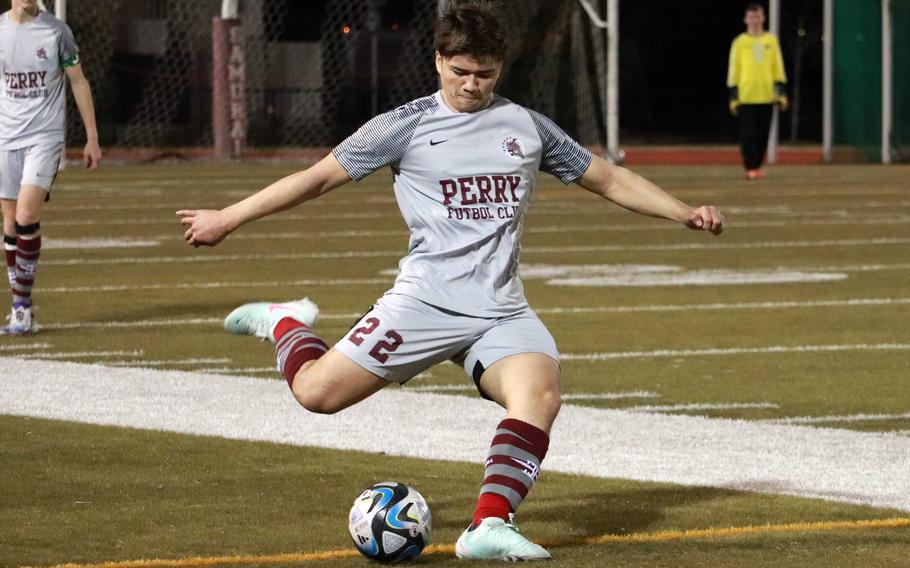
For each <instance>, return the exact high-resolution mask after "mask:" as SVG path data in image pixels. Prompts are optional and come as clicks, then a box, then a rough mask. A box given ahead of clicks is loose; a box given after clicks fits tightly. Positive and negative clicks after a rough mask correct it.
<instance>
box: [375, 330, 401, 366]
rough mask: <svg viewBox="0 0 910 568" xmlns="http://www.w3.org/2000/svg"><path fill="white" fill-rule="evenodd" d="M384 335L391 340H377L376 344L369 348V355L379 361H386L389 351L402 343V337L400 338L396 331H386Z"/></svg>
mask: <svg viewBox="0 0 910 568" xmlns="http://www.w3.org/2000/svg"><path fill="white" fill-rule="evenodd" d="M385 336H386V337H387V338H389V339H391V340H392V341H391V342H389V341H377V342H376V345H374V346H373V348H372V349H370V356H371V357H372V358H373V359H376V360H377V361H379V362H380V363H385V362H386V361H388V360H389V353H391V352H393V351H395V350H396V349H398V348H399V347H400V346H401V344H402V343H404V338H402V337H401V335H399V334H398V332H397V331H387V332H386V333H385Z"/></svg>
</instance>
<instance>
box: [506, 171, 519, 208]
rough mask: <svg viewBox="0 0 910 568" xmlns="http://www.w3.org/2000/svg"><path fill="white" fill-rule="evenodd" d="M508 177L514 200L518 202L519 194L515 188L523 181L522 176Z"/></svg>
mask: <svg viewBox="0 0 910 568" xmlns="http://www.w3.org/2000/svg"><path fill="white" fill-rule="evenodd" d="M506 179H508V180H509V190H510V191H511V192H512V202H513V203H518V194H516V193H515V190H516V189H518V184H519V183H521V178H520V177H518V176H509V177H508V178H506Z"/></svg>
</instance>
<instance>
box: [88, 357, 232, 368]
mask: <svg viewBox="0 0 910 568" xmlns="http://www.w3.org/2000/svg"><path fill="white" fill-rule="evenodd" d="M230 362H231V360H230V359H228V358H227V357H210V358H207V359H206V358H198V359H159V360H157V361H155V360H151V361H149V360H143V359H136V360H130V361H108V362H105V365H106V366H109V367H167V366H168V365H175V366H178V367H183V366H186V365H223V364H224V363H230Z"/></svg>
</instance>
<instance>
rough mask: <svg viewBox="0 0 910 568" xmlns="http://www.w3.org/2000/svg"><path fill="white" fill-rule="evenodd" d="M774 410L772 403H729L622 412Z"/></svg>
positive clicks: (645, 407) (646, 407) (644, 407)
mask: <svg viewBox="0 0 910 568" xmlns="http://www.w3.org/2000/svg"><path fill="white" fill-rule="evenodd" d="M775 408H780V405H779V404H774V403H773V402H730V403H717V404H715V403H697V404H663V405H656V404H655V405H641V406H626V407H624V408H623V410H627V411H629V412H692V411H699V410H761V409H775Z"/></svg>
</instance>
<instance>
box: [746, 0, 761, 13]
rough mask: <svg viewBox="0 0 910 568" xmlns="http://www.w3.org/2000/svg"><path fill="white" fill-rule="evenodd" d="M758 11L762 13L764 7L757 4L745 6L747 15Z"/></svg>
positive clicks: (752, 3) (751, 3) (750, 3)
mask: <svg viewBox="0 0 910 568" xmlns="http://www.w3.org/2000/svg"><path fill="white" fill-rule="evenodd" d="M758 11H762V12H764V11H765V7H764V6H762V5H761V4H759V3H758V2H749V4H748V5H747V6H746V13H747V14H748V13H749V12H758Z"/></svg>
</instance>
